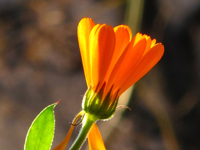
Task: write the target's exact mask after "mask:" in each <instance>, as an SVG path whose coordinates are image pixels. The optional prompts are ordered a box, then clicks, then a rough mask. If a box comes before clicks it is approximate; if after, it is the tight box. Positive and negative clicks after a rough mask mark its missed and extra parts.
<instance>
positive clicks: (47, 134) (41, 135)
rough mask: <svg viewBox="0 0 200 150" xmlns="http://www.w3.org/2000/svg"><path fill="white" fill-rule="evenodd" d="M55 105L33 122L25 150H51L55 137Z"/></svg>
mask: <svg viewBox="0 0 200 150" xmlns="http://www.w3.org/2000/svg"><path fill="white" fill-rule="evenodd" d="M58 103H59V101H58V102H57V103H54V104H52V105H49V106H47V107H46V108H45V109H43V110H42V111H41V112H40V114H39V115H38V116H37V117H36V118H35V119H34V121H33V122H32V124H31V126H30V128H29V131H28V133H27V136H26V141H25V145H24V150H50V148H51V144H52V141H53V136H54V128H55V118H54V111H53V108H54V107H55V106H56V105H57V104H58Z"/></svg>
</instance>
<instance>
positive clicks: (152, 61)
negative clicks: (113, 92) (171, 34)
mask: <svg viewBox="0 0 200 150" xmlns="http://www.w3.org/2000/svg"><path fill="white" fill-rule="evenodd" d="M163 53H164V46H163V45H162V44H161V43H158V44H156V45H155V46H154V47H152V48H151V49H150V50H149V51H147V53H146V54H145V55H144V56H143V57H142V59H141V60H140V62H139V63H138V65H137V67H136V68H135V69H134V70H133V72H132V74H131V76H130V77H129V78H128V79H127V80H126V81H125V82H124V84H123V86H121V90H120V93H119V94H122V93H123V92H124V91H125V90H126V89H128V88H129V87H130V86H132V85H133V84H134V83H135V82H137V81H138V80H139V79H140V78H142V77H143V76H144V75H145V74H146V73H147V72H148V71H149V70H150V69H151V68H153V67H154V66H155V65H156V64H157V63H158V61H159V60H160V59H161V57H162V55H163Z"/></svg>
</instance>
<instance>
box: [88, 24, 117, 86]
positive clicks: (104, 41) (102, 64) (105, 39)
mask: <svg viewBox="0 0 200 150" xmlns="http://www.w3.org/2000/svg"><path fill="white" fill-rule="evenodd" d="M96 26H97V25H96ZM96 26H95V27H96ZM95 27H94V28H93V29H92V31H91V34H90V41H89V42H90V47H89V49H90V55H91V59H90V63H91V64H90V65H91V66H90V67H91V78H92V80H91V83H92V87H96V86H97V85H98V84H99V83H100V86H101V85H102V84H103V81H104V78H105V75H106V73H107V70H108V67H109V64H110V62H111V59H112V55H113V52H114V48H115V34H114V31H113V28H112V27H111V26H108V25H105V24H103V25H100V26H98V27H96V28H95Z"/></svg>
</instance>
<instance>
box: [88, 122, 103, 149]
mask: <svg viewBox="0 0 200 150" xmlns="http://www.w3.org/2000/svg"><path fill="white" fill-rule="evenodd" d="M88 145H89V150H106V148H105V145H104V142H103V140H102V137H101V134H100V132H99V129H98V127H97V125H96V124H94V125H93V126H92V128H91V129H90V132H89V134H88Z"/></svg>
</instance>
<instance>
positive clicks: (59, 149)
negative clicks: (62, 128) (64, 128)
mask: <svg viewBox="0 0 200 150" xmlns="http://www.w3.org/2000/svg"><path fill="white" fill-rule="evenodd" d="M83 113H84V111H81V112H79V113H78V115H77V116H76V117H75V119H74V120H73V122H72V124H76V122H77V121H78V119H79V118H80V117H81V116H82V115H83ZM74 127H75V126H74V125H71V127H70V129H69V131H68V133H67V135H66V137H65V139H64V140H63V141H62V142H61V143H60V144H59V145H58V146H56V147H55V148H54V149H53V150H65V148H66V146H67V144H68V142H69V139H70V137H71V135H72V132H73V130H74Z"/></svg>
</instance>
